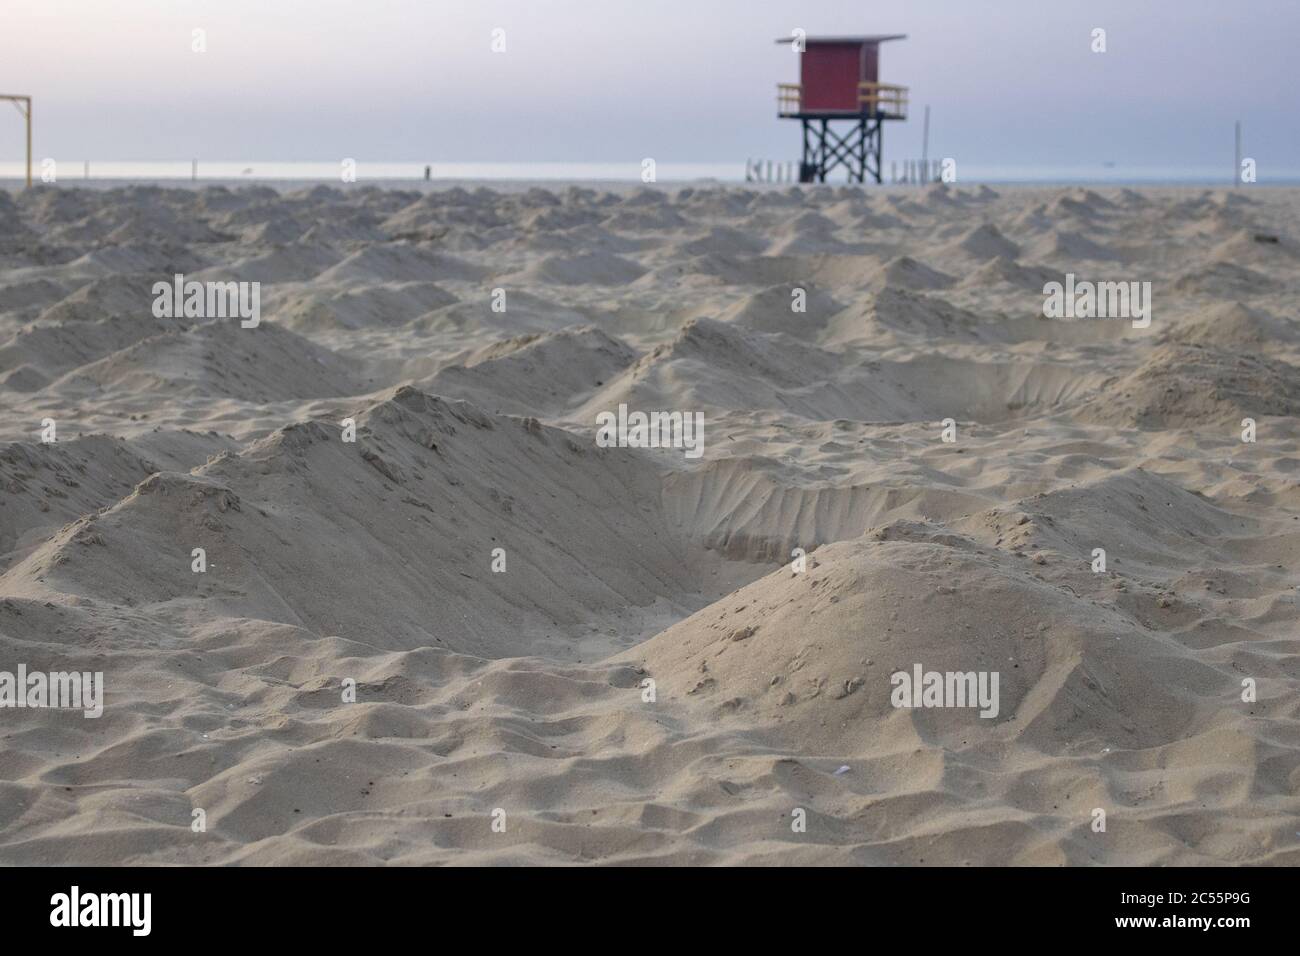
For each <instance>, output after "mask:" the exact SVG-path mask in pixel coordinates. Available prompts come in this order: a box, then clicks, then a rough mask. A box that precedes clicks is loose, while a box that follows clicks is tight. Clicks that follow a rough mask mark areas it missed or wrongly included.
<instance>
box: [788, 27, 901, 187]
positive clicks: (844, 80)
mask: <svg viewBox="0 0 1300 956" xmlns="http://www.w3.org/2000/svg"><path fill="white" fill-rule="evenodd" d="M904 39H906V35H905V34H901V33H894V34H888V35H880V36H859V37H798V36H796V37H784V38H782V39H780V40H777V41H776V42H777V43H786V44H797V45H796V46H795V50H796V52H798V56H799V82H798V83H779V84H777V115H778V116H779V117H781V118H782V119H797V120H799V121H800V122H801V123H802V124H803V159H802V160H801V161H800V163H799V181H800V182H801V183H814V182H816V183H824V182H826V176H827V175H828V174H829V173H830V172H831V170H833V169H835V168H836V167H837V166H843V167H845V169H847V170H848V175H849V182H854V183H861V182H866V178H867V177H868V176H870V177H871V178H872V179H874V180H875V181H876V182H880V181H881V179H880V172H881V158H880V154H881V130H882V127H883V125H884V123H885V121H886V120H902V119H907V87H905V86H891V85H889V84H887V83H881V82H880V44H882V43H886V42H888V41H890V40H904ZM832 124H834V125H832Z"/></svg>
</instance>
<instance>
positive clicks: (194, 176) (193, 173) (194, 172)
mask: <svg viewBox="0 0 1300 956" xmlns="http://www.w3.org/2000/svg"><path fill="white" fill-rule="evenodd" d="M198 181H199V161H198V160H197V159H191V160H190V182H192V183H197V182H198Z"/></svg>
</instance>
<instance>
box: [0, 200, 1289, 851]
mask: <svg viewBox="0 0 1300 956" xmlns="http://www.w3.org/2000/svg"><path fill="white" fill-rule="evenodd" d="M1297 214H1300V192H1298V191H1296V190H1286V189H1264V188H1242V189H1238V190H1231V191H1227V190H1200V189H1155V188H1150V189H1096V190H1092V189H1083V188H1069V189H1065V188H1058V189H1047V188H1011V187H1006V188H998V189H990V188H988V187H962V188H956V187H945V186H933V187H928V188H926V189H885V190H868V191H863V190H859V189H851V188H822V189H806V190H800V189H797V188H786V189H763V190H758V191H753V190H750V191H747V190H744V189H739V188H730V187H721V186H700V187H691V188H673V189H658V188H645V189H621V190H611V189H606V188H604V187H577V186H575V187H570V188H564V187H552V188H548V189H543V188H538V187H531V188H515V189H510V190H500V191H494V190H490V189H486V188H481V187H470V188H460V187H457V188H451V189H438V190H427V191H416V190H410V189H403V188H387V189H380V188H374V187H363V186H354V187H347V188H334V187H328V186H315V187H312V188H302V189H284V190H275V189H271V188H268V187H264V186H244V187H240V188H226V187H209V188H201V189H181V188H159V187H153V186H132V187H127V188H114V189H105V190H82V189H71V188H62V187H59V188H52V187H49V188H37V189H35V190H32V191H29V192H26V193H12V194H9V193H4V192H0V410H2V411H3V414H2V415H0V489H2V490H0V672H15V671H16V670H17V668H18V666H19V665H20V664H21V665H24V666H25V667H26V668H27V670H28V671H29V672H30V671H44V672H49V671H70V670H77V671H82V672H88V673H95V672H102V674H103V675H104V676H103V686H104V710H103V715H102V716H101V717H99V718H87V717H85V716H84V715H83V713H82V712H81V711H79V710H73V709H39V708H16V707H0V863H9V864H13V863H21V864H69V863H77V864H174V863H187V864H196V863H242V864H285V863H294V864H312V865H316V864H320V865H329V864H383V863H401V864H434V863H438V864H528V863H531V864H589V863H672V864H791V863H813V864H848V863H852V864H868V865H932V864H950V865H1001V864H1030V865H1045V866H1046V865H1063V864H1068V865H1089V864H1144V865H1147V864H1149V865H1158V864H1211V863H1220V864H1291V865H1295V864H1297V863H1300V823H1298V822H1297V821H1300V696H1298V695H1297V691H1300V656H1298V655H1300V428H1298V427H1297V417H1296V416H1297V414H1300V313H1298V312H1297V310H1296V305H1295V303H1296V301H1297V293H1300V244H1298V243H1297V236H1296V232H1295V222H1296V220H1297ZM177 272H180V273H184V274H185V275H186V277H187V278H189V279H193V280H197V281H201V282H206V281H212V282H227V281H234V282H254V281H256V282H259V283H261V286H260V297H261V298H260V309H261V312H260V324H258V325H257V326H256V327H250V328H243V327H241V324H240V321H239V319H238V318H234V317H221V316H215V317H214V316H210V315H202V316H193V315H192V316H185V315H179V316H166V315H163V316H159V315H157V314H156V310H155V309H154V307H153V302H154V295H153V293H152V291H151V290H152V287H153V285H154V283H156V282H159V281H162V282H170V281H171V279H172V276H173V275H174V274H175V273H177ZM1066 274H1072V275H1074V276H1075V277H1076V278H1077V279H1078V280H1080V281H1083V280H1090V281H1097V282H1105V281H1125V282H1128V281H1137V282H1150V283H1151V305H1152V309H1151V321H1150V324H1149V326H1147V327H1145V328H1143V327H1138V326H1135V323H1134V322H1133V321H1130V320H1129V319H1128V318H1125V317H1119V318H1061V319H1055V318H1053V319H1049V318H1046V317H1044V314H1043V304H1044V298H1045V296H1044V286H1045V285H1046V283H1049V282H1053V281H1057V282H1063V281H1064V279H1065V276H1066ZM797 299H801V302H802V305H803V309H802V311H800V310H796V309H794V308H792V303H793V302H795V301H796V300H797ZM620 406H624V407H625V411H626V410H631V411H643V412H646V413H649V412H656V411H659V412H679V413H682V414H686V415H692V416H693V415H695V414H699V415H700V416H701V417H702V421H703V423H704V433H703V434H704V442H703V446H702V453H701V454H700V456H699V457H698V458H693V457H690V456H688V455H687V454H686V453H685V451H686V450H685V449H684V448H681V447H658V448H647V447H625V446H620V445H619V443H617V442H615V443H614V444H613V446H612V447H610V446H609V444H610V443H608V442H603V441H599V440H598V438H599V435H600V432H599V429H598V423H599V422H600V421H601V416H602V415H605V414H617V413H618V410H619V409H620ZM1248 418H1249V419H1252V420H1253V422H1254V426H1253V427H1254V438H1255V440H1254V441H1253V442H1247V441H1243V429H1244V428H1246V426H1245V425H1243V419H1248ZM46 419H50V420H53V422H54V424H55V426H56V440H55V441H53V442H43V441H42V429H43V420H46ZM949 420H950V421H949ZM945 423H946V424H945ZM350 429H355V441H349V440H346V439H347V438H348V437H349V436H350V431H349V430H350ZM945 436H946V437H949V438H953V439H955V440H952V441H946V440H944V439H945ZM196 548H201V549H203V554H204V558H205V561H206V570H204V571H202V572H196V571H195V570H194V564H193V562H194V560H195V558H194V549H196ZM1096 549H1104V551H1105V556H1106V566H1105V569H1104V570H1102V569H1100V568H1099V567H1098V566H1097V563H1096ZM917 666H920V667H921V668H922V670H923V672H924V671H937V672H941V673H948V672H952V673H963V674H964V673H971V674H979V675H984V676H986V677H991V675H996V676H997V679H998V682H997V687H998V694H999V699H998V705H997V707H996V714H994V715H992V716H981V712H980V711H979V710H977V709H975V708H972V707H969V706H941V707H933V706H915V704H921V703H923V701H921V700H917V701H914V702H913V705H907V706H898V705H897V701H896V699H895V695H894V691H895V688H896V681H895V678H894V675H896V674H912V673H914V668H916V667H917ZM939 702H940V703H945V704H948V705H951V704H952V703H953V701H952V700H951V699H948V698H944V699H942V700H940V701H939ZM199 811H202V812H201V813H200V812H199ZM1103 820H1104V829H1103V828H1102V827H1101V825H1100V824H1101V822H1103Z"/></svg>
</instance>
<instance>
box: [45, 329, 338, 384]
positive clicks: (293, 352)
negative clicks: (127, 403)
mask: <svg viewBox="0 0 1300 956" xmlns="http://www.w3.org/2000/svg"><path fill="white" fill-rule="evenodd" d="M351 366H352V363H351V362H349V361H348V360H346V359H344V358H342V357H340V356H337V355H335V354H334V353H332V352H330V351H329V350H328V349H326V348H324V347H322V346H319V345H315V344H313V343H312V342H310V341H308V340H307V339H304V338H302V337H301V336H299V335H296V334H295V333H293V332H290V331H288V330H287V329H281V328H277V327H276V326H274V325H270V324H267V323H265V322H264V323H263V324H262V325H260V326H258V327H257V328H251V329H244V328H240V325H239V321H238V320H237V319H213V320H212V321H210V322H205V323H204V324H202V325H199V326H196V327H194V328H191V329H186V330H184V331H172V332H164V333H161V334H159V335H153V336H150V337H149V338H146V339H143V340H142V341H139V342H137V343H135V344H134V345H131V346H128V347H126V348H123V349H121V350H120V351H117V352H114V353H112V354H110V355H107V356H105V357H104V358H101V359H99V360H98V361H95V362H91V363H90V364H88V365H84V366H82V367H80V368H78V369H77V370H76V371H74V372H70V373H68V374H66V375H64V376H63V377H62V378H60V379H59V381H58V383H57V385H56V386H55V387H58V388H68V389H70V390H74V391H80V390H85V389H90V390H97V391H117V392H141V393H143V392H149V391H157V390H161V389H166V390H168V391H175V392H177V393H181V394H188V395H204V396H212V397H218V396H219V397H223V398H233V399H238V400H241V401H248V402H268V401H285V400H288V399H302V398H318V397H324V396H328V395H349V394H355V393H356V392H359V391H362V390H363V389H362V387H361V384H360V382H359V380H358V378H357V377H356V375H355V374H354V373H353V371H352V368H351Z"/></svg>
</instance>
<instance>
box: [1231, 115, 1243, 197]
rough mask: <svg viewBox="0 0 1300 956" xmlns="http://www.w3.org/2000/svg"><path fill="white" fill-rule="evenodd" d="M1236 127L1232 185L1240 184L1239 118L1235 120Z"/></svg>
mask: <svg viewBox="0 0 1300 956" xmlns="http://www.w3.org/2000/svg"><path fill="white" fill-rule="evenodd" d="M1236 127H1237V130H1236V132H1237V148H1236V150H1235V153H1236V162H1234V163H1233V166H1232V185H1234V186H1238V185H1240V184H1241V120H1237V123H1236Z"/></svg>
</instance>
